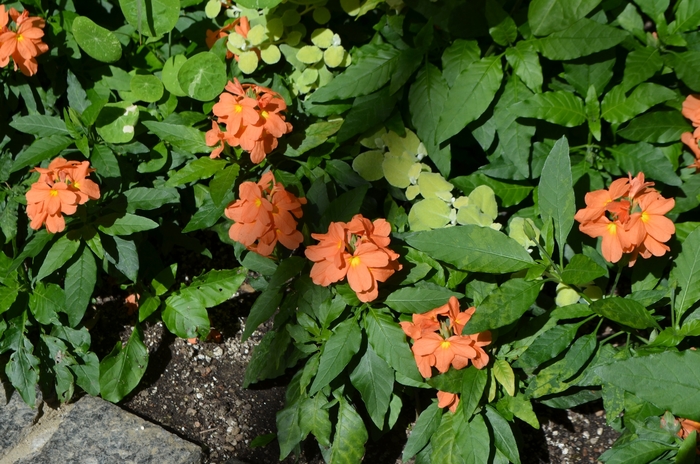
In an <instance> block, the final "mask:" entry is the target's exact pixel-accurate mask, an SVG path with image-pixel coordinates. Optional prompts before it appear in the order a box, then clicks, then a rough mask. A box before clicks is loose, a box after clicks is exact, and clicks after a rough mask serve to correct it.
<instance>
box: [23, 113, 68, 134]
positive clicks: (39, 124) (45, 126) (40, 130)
mask: <svg viewBox="0 0 700 464" xmlns="http://www.w3.org/2000/svg"><path fill="white" fill-rule="evenodd" d="M10 126H12V127H14V128H15V129H17V130H18V131H20V132H24V133H25V134H32V135H36V136H37V137H50V136H52V135H70V132H68V129H66V123H64V122H63V120H62V119H61V118H58V117H56V116H44V115H40V114H33V115H29V116H22V117H19V118H15V119H14V120H13V121H12V122H10Z"/></svg>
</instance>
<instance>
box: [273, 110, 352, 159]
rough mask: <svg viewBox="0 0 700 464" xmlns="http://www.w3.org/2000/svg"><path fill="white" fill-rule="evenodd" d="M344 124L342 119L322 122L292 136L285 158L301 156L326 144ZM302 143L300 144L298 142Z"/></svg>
mask: <svg viewBox="0 0 700 464" xmlns="http://www.w3.org/2000/svg"><path fill="white" fill-rule="evenodd" d="M344 112H345V110H343V111H338V113H344ZM342 124H343V120H342V119H333V120H332V121H321V122H317V123H314V124H311V125H310V126H309V127H307V128H306V130H305V131H304V133H303V138H302V134H300V135H298V136H297V135H295V134H294V133H292V134H290V136H289V139H288V142H289V144H288V145H287V151H286V152H285V153H284V154H285V156H291V157H296V156H301V155H303V154H304V153H306V152H307V151H309V150H311V149H314V148H316V147H318V146H320V145H322V144H323V143H324V142H326V141H327V140H328V139H329V138H330V137H331V136H332V135H333V134H335V133H336V132H338V130H339V129H340V126H341V125H342ZM298 141H300V142H299V143H298V144H297V142H298Z"/></svg>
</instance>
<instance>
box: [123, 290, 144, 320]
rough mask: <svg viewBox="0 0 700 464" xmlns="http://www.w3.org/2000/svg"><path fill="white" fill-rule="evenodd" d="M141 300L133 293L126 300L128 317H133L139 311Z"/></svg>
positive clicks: (125, 305)
mask: <svg viewBox="0 0 700 464" xmlns="http://www.w3.org/2000/svg"><path fill="white" fill-rule="evenodd" d="M140 298H141V297H140V295H139V294H138V293H131V294H129V295H128V296H127V297H126V298H124V307H125V308H126V313H127V314H128V315H132V314H134V313H135V312H136V311H138V310H139V299H140Z"/></svg>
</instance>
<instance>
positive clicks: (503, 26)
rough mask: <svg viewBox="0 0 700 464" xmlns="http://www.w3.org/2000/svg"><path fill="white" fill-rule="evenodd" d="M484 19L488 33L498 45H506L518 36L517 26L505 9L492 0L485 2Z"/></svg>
mask: <svg viewBox="0 0 700 464" xmlns="http://www.w3.org/2000/svg"><path fill="white" fill-rule="evenodd" d="M485 12H486V21H487V22H488V24H489V34H490V35H491V37H492V38H493V41H494V42H496V43H497V44H498V45H502V46H507V45H508V44H510V43H513V42H515V40H516V39H517V38H518V27H517V26H516V24H515V21H513V18H511V17H510V15H509V14H508V13H506V12H505V10H504V9H503V8H502V7H501V5H499V4H498V3H496V2H495V1H494V0H489V1H487V2H486V11H485Z"/></svg>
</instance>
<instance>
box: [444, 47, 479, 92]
mask: <svg viewBox="0 0 700 464" xmlns="http://www.w3.org/2000/svg"><path fill="white" fill-rule="evenodd" d="M480 58H481V50H480V49H479V44H478V43H477V42H476V40H464V39H456V40H455V41H454V42H452V45H450V46H449V47H447V48H446V49H445V51H444V52H443V54H442V76H443V77H444V78H445V81H446V82H447V85H449V86H450V87H452V86H453V85H454V83H455V81H456V80H457V76H459V75H460V74H462V72H463V71H464V70H465V69H467V68H468V67H469V65H470V64H472V63H473V62H475V61H478V60H479V59H480Z"/></svg>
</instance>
